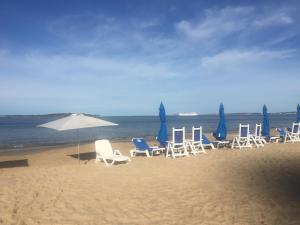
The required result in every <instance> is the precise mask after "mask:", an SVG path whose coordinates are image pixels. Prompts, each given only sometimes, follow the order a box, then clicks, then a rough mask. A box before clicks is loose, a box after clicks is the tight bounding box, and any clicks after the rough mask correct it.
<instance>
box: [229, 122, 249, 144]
mask: <svg viewBox="0 0 300 225" xmlns="http://www.w3.org/2000/svg"><path fill="white" fill-rule="evenodd" d="M231 148H232V149H233V148H239V149H240V150H241V149H242V148H252V144H251V138H250V134H249V124H247V125H243V124H240V125H239V135H238V136H237V137H235V138H234V139H233V141H232V144H231Z"/></svg>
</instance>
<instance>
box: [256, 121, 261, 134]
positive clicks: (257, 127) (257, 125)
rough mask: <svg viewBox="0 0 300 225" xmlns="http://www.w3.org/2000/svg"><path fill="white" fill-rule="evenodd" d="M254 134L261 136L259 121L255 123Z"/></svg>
mask: <svg viewBox="0 0 300 225" xmlns="http://www.w3.org/2000/svg"><path fill="white" fill-rule="evenodd" d="M255 136H256V137H261V123H259V124H256V125H255Z"/></svg>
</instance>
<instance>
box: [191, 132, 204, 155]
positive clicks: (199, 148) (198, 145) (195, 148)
mask: <svg viewBox="0 0 300 225" xmlns="http://www.w3.org/2000/svg"><path fill="white" fill-rule="evenodd" d="M188 145H189V146H190V149H191V153H192V154H194V155H195V154H197V153H206V151H205V150H204V146H203V144H202V127H201V126H200V127H192V140H190V141H189V142H188Z"/></svg>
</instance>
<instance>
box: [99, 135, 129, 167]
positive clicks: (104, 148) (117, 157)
mask: <svg viewBox="0 0 300 225" xmlns="http://www.w3.org/2000/svg"><path fill="white" fill-rule="evenodd" d="M95 149H96V160H95V162H98V161H103V162H104V163H105V165H106V166H111V165H113V164H114V163H115V162H129V161H130V158H129V157H128V156H125V155H122V153H121V152H120V151H119V150H113V149H112V146H111V144H110V142H109V140H106V139H103V140H97V141H95Z"/></svg>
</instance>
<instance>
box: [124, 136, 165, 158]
mask: <svg viewBox="0 0 300 225" xmlns="http://www.w3.org/2000/svg"><path fill="white" fill-rule="evenodd" d="M132 142H133V144H134V146H135V149H132V150H130V156H131V157H134V156H136V154H145V155H146V156H147V157H152V156H153V154H157V153H159V154H160V153H162V152H163V151H164V150H165V148H160V147H158V146H149V145H148V143H147V142H146V140H145V139H144V138H132Z"/></svg>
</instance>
